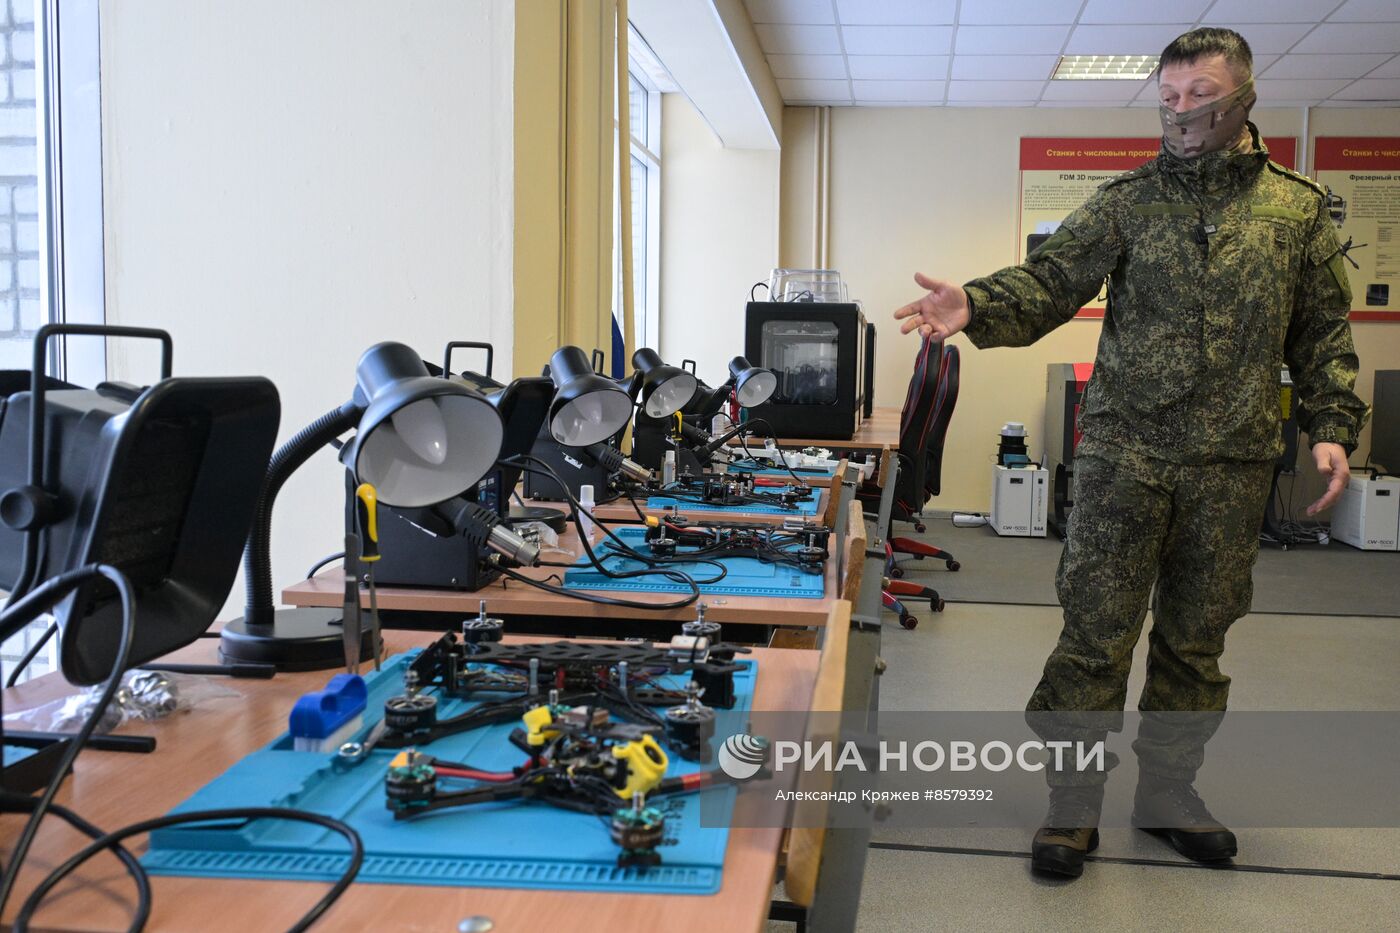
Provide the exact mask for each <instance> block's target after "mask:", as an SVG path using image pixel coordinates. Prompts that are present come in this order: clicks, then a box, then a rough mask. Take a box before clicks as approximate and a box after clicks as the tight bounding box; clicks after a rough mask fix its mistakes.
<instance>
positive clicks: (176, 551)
mask: <svg viewBox="0 0 1400 933" xmlns="http://www.w3.org/2000/svg"><path fill="white" fill-rule="evenodd" d="M21 384H22V385H23V386H24V387H25V389H26V390H25V391H18V387H19V385H21ZM52 384H53V383H50V385H52ZM28 385H29V373H28V372H24V373H22V374H19V373H14V372H10V373H6V374H4V378H3V379H0V392H4V393H5V394H4V395H3V396H0V489H9V488H12V487H15V486H21V485H25V484H27V483H28V458H29V420H30V413H31V394H30V392H29V391H27V389H28ZM62 385H64V387H62V388H55V389H54V390H52V391H49V390H46V393H45V397H44V402H45V404H44V408H45V418H46V425H45V435H44V440H45V450H44V459H45V466H44V484H43V485H44V487H45V488H46V489H47V490H48V491H49V492H51V493H55V494H56V495H57V496H58V514H57V517H56V520H55V521H53V522H52V523H51V524H49V525H48V526H47V527H46V528H44V530H43V532H42V534H41V538H42V553H41V556H40V562H39V564H38V568H37V575H36V576H35V579H36V580H37V581H42V580H45V579H48V578H49V577H51V576H53V575H55V574H57V573H60V572H62V571H64V570H70V569H73V568H76V567H80V566H83V565H84V564H90V563H106V564H111V565H113V566H115V567H116V568H118V569H119V570H121V571H122V572H123V573H125V574H126V575H127V576H128V577H129V578H130V580H131V583H132V585H133V587H134V588H135V590H136V597H137V612H138V619H137V625H136V629H135V633H134V637H133V642H132V648H131V655H130V662H129V663H130V664H131V665H132V666H135V665H138V664H143V663H145V662H147V661H150V660H152V659H154V658H157V657H159V656H160V655H163V654H166V653H168V652H170V651H173V650H175V649H176V648H179V647H181V646H183V645H187V644H189V643H190V642H192V641H194V640H195V639H196V638H198V637H199V635H200V634H201V633H203V632H204V631H205V630H206V629H207V628H208V627H209V625H210V624H211V623H212V622H213V621H214V618H215V616H216V615H217V613H218V612H219V610H220V609H221V608H223V604H224V600H225V599H226V598H227V597H228V593H229V590H230V589H231V588H232V586H233V581H234V577H235V575H236V574H237V572H238V564H239V557H240V555H241V554H242V552H243V545H244V542H245V541H246V539H247V537H248V530H249V527H250V526H251V524H252V517H253V506H254V504H255V502H256V500H257V496H258V493H259V491H260V490H261V488H262V482H263V477H264V475H265V474H266V472H267V465H268V461H269V459H270V458H271V455H272V447H273V443H274V441H275V440H276V436H277V425H278V421H279V419H280V416H281V405H280V402H279V399H278V395H277V389H276V387H275V386H274V385H273V384H272V383H271V382H269V381H268V380H267V379H263V378H261V377H243V378H175V379H164V380H162V381H160V382H158V383H156V384H155V385H153V386H151V387H150V388H148V389H145V390H144V391H140V392H139V394H138V395H136V396H135V398H134V400H133V398H132V395H133V390H131V389H129V388H126V387H118V386H100V387H99V388H97V389H80V388H77V387H74V386H67V385H66V384H62ZM23 548H24V535H23V534H22V533H20V532H17V531H15V530H13V529H11V528H9V527H7V526H4V525H0V587H4V588H6V589H8V588H10V587H12V586H13V585H14V584H15V582H16V579H15V578H16V576H18V574H19V570H20V564H21V556H22V554H23ZM55 615H56V617H57V619H58V622H59V625H60V627H61V630H62V633H63V638H62V642H61V645H62V647H61V649H60V659H61V667H62V670H63V674H64V676H65V677H67V678H68V680H69V681H70V682H72V683H75V684H95V683H99V682H101V681H103V680H105V679H106V678H107V677H108V676H109V675H110V674H111V672H112V671H111V667H112V659H113V658H115V656H116V653H117V647H118V644H119V641H120V635H121V605H120V602H119V600H118V599H117V596H116V591H115V589H113V588H112V587H111V585H110V584H108V583H106V582H105V581H103V582H99V583H92V584H88V585H85V586H83V587H81V588H80V589H78V590H77V591H76V592H75V593H74V594H73V595H72V596H70V597H69V598H68V599H67V600H65V601H64V602H63V603H61V604H60V605H59V607H58V608H57V610H56V612H55Z"/></svg>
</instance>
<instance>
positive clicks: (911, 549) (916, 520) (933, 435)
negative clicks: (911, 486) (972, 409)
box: [890, 347, 962, 578]
mask: <svg viewBox="0 0 1400 933" xmlns="http://www.w3.org/2000/svg"><path fill="white" fill-rule="evenodd" d="M961 372H962V364H961V362H960V357H959V355H958V348H957V347H947V348H946V349H944V351H943V364H942V366H941V367H940V375H939V380H938V392H937V400H936V401H935V404H934V412H933V420H932V424H931V426H930V428H929V432H928V438H927V447H926V451H925V462H924V468H923V470H922V471H921V477H920V478H921V480H922V489H923V496H922V497H920V498H919V499H918V505H917V507H911V503H910V502H909V501H907V500H906V501H903V502H901V500H900V499H899V497H898V496H897V495H896V498H895V514H894V515H893V516H891V518H892V519H898V520H899V521H909V522H913V524H914V530H915V531H918V532H920V533H922V532H924V531H927V530H928V528H927V526H926V525H924V523H923V521H921V519H922V515H921V514H920V513H921V512H922V510H923V503H925V502H927V501H928V500H929V499H932V498H933V497H935V496H937V495H938V494H939V492H940V491H941V487H942V475H943V443H944V441H945V440H946V439H947V437H948V425H949V423H950V422H951V421H952V420H953V409H954V408H955V407H956V406H957V404H958V383H959V379H960V375H961ZM896 492H897V491H896ZM901 508H902V511H901ZM890 547H891V548H892V549H893V550H894V552H895V553H896V554H908V555H909V556H911V557H913V558H914V559H915V560H923V559H924V558H925V557H933V558H937V559H939V560H942V561H943V563H944V566H946V567H947V568H948V569H949V570H953V571H956V570H957V569H958V568H959V567H960V566H961V564H959V563H958V561H957V560H956V559H955V558H954V557H953V555H952V554H950V553H949V552H948V551H945V550H944V549H943V548H940V547H937V546H935V545H932V544H928V543H927V542H924V541H916V540H914V539H913V538H891V539H890ZM903 575H904V570H903V568H901V567H899V566H898V564H897V563H896V564H895V565H894V566H892V567H891V568H890V576H892V577H895V578H898V577H901V576H903Z"/></svg>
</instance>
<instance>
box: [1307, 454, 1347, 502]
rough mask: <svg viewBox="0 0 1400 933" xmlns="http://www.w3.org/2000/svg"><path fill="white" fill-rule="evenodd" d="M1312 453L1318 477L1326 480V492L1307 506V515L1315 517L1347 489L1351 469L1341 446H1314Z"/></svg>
mask: <svg viewBox="0 0 1400 933" xmlns="http://www.w3.org/2000/svg"><path fill="white" fill-rule="evenodd" d="M1312 453H1313V461H1314V462H1315V463H1316V464H1317V472H1318V475H1319V476H1321V477H1322V478H1323V479H1325V480H1327V491H1326V492H1324V493H1323V494H1322V498H1321V499H1318V500H1317V501H1316V502H1314V503H1313V504H1312V505H1310V506H1308V511H1307V514H1309V515H1316V514H1317V513H1318V512H1320V511H1322V510H1323V509H1325V508H1327V507H1328V506H1329V505H1331V504H1332V503H1334V502H1336V501H1337V497H1338V496H1340V495H1341V494H1342V490H1343V489H1346V488H1347V483H1348V482H1349V481H1350V479H1351V467H1350V466H1348V465H1347V452H1346V450H1345V449H1343V448H1342V445H1341V444H1329V443H1326V442H1324V443H1321V444H1314V445H1313V449H1312Z"/></svg>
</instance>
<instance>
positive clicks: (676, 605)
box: [498, 567, 700, 609]
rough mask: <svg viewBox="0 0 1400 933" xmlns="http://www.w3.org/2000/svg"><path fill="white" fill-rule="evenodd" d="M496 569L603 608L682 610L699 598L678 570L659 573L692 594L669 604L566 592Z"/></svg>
mask: <svg viewBox="0 0 1400 933" xmlns="http://www.w3.org/2000/svg"><path fill="white" fill-rule="evenodd" d="M498 569H499V570H500V571H501V573H503V574H505V575H506V576H508V577H510V578H511V579H512V580H518V581H520V582H521V583H524V584H526V585H527V586H533V587H534V588H535V589H538V590H544V591H545V592H546V593H554V594H556V595H559V596H568V597H571V598H573V599H580V600H583V601H584V602H586V603H599V604H600V605H603V606H626V607H628V608H629V609H684V608H685V607H686V606H689V605H692V604H693V603H694V602H695V601H696V600H697V599H699V598H700V587H699V586H697V585H696V583H695V581H694V580H692V579H690V577H687V576H686V575H685V574H683V573H681V572H680V571H678V570H663V571H660V573H661V574H663V575H669V574H674V575H675V576H677V577H682V578H684V579H681V580H677V581H676V582H677V583H689V584H690V586H691V589H692V592H691V593H690V594H689V595H688V596H686V597H685V598H684V599H680V600H676V601H675V602H669V603H642V602H634V601H633V600H630V599H619V598H615V597H612V596H599V595H598V594H597V593H586V592H583V591H581V590H566V589H564V588H563V587H562V586H553V585H551V584H549V583H545V582H544V581H543V580H536V579H534V578H533V577H527V576H525V575H524V574H519V573H516V572H515V571H513V570H511V569H510V568H509V567H500V568H498ZM653 572H657V571H653Z"/></svg>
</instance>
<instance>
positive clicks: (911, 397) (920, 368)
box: [894, 337, 943, 510]
mask: <svg viewBox="0 0 1400 933" xmlns="http://www.w3.org/2000/svg"><path fill="white" fill-rule="evenodd" d="M942 359H943V344H942V342H941V341H937V340H932V339H930V338H927V337H925V338H924V340H923V343H922V344H921V345H920V347H919V355H918V356H917V357H915V359H914V374H913V376H911V377H910V379H909V391H908V392H907V393H905V397H904V408H903V410H902V411H901V412H900V419H899V459H900V470H899V479H898V480H897V485H896V487H895V493H894V494H895V499H896V501H898V502H901V503H903V505H904V507H905V508H906V509H908V510H916V509H918V508H919V506H920V504H922V502H923V495H922V490H923V488H924V466H925V460H926V459H927V451H928V435H929V429H930V428H931V427H932V424H933V416H934V413H935V410H936V409H937V404H936V403H937V398H936V396H937V393H938V385H939V378H938V374H939V370H940V369H941V362H942Z"/></svg>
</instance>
